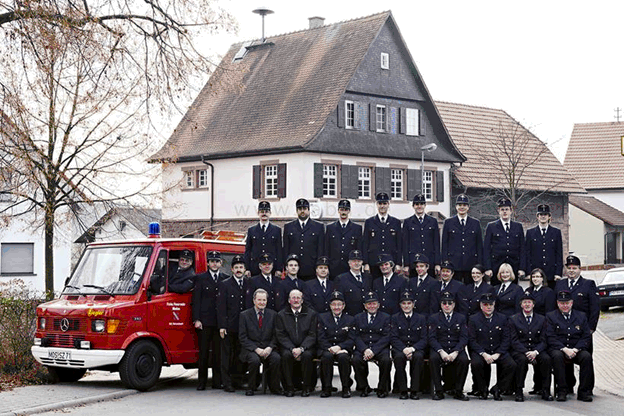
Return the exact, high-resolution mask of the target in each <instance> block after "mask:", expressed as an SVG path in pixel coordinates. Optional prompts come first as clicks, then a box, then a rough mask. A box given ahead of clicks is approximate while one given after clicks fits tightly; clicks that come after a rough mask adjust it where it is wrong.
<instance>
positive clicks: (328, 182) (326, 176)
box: [323, 165, 338, 198]
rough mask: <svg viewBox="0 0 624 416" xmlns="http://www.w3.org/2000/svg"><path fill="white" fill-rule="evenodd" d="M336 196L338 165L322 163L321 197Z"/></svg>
mask: <svg viewBox="0 0 624 416" xmlns="http://www.w3.org/2000/svg"><path fill="white" fill-rule="evenodd" d="M337 196H338V166H336V165H323V197H329V198H335V197H337Z"/></svg>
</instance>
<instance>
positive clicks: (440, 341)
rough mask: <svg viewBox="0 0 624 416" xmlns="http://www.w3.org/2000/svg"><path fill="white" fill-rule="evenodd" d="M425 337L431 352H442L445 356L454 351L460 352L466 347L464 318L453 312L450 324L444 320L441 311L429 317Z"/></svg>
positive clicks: (466, 338)
mask: <svg viewBox="0 0 624 416" xmlns="http://www.w3.org/2000/svg"><path fill="white" fill-rule="evenodd" d="M427 336H428V340H429V346H430V347H431V348H432V349H433V351H440V350H444V351H445V352H446V353H447V354H451V353H452V352H454V351H459V352H462V351H463V350H464V348H466V345H468V326H467V325H466V316H465V315H463V314H461V313H458V312H453V315H452V316H451V322H450V323H449V322H448V321H447V320H446V315H445V314H444V312H442V311H440V312H437V313H435V314H433V315H431V316H429V332H428V334H427Z"/></svg>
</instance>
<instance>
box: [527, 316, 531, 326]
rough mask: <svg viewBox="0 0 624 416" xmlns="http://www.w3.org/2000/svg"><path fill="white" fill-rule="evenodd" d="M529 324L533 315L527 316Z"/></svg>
mask: <svg viewBox="0 0 624 416" xmlns="http://www.w3.org/2000/svg"><path fill="white" fill-rule="evenodd" d="M527 325H531V315H529V316H527Z"/></svg>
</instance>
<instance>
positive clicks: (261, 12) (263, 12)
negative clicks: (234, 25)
mask: <svg viewBox="0 0 624 416" xmlns="http://www.w3.org/2000/svg"><path fill="white" fill-rule="evenodd" d="M253 13H255V14H259V15H260V16H262V43H264V41H265V40H266V38H265V37H264V16H266V15H267V14H273V13H274V12H273V10H270V9H267V8H266V7H258V8H257V9H256V10H254V11H253Z"/></svg>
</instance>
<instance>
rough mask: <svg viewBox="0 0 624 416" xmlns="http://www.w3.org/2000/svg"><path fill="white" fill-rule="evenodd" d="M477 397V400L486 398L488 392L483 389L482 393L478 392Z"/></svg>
mask: <svg viewBox="0 0 624 416" xmlns="http://www.w3.org/2000/svg"><path fill="white" fill-rule="evenodd" d="M477 397H478V398H479V400H487V398H488V392H487V391H484V392H483V393H479V394H477Z"/></svg>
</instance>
